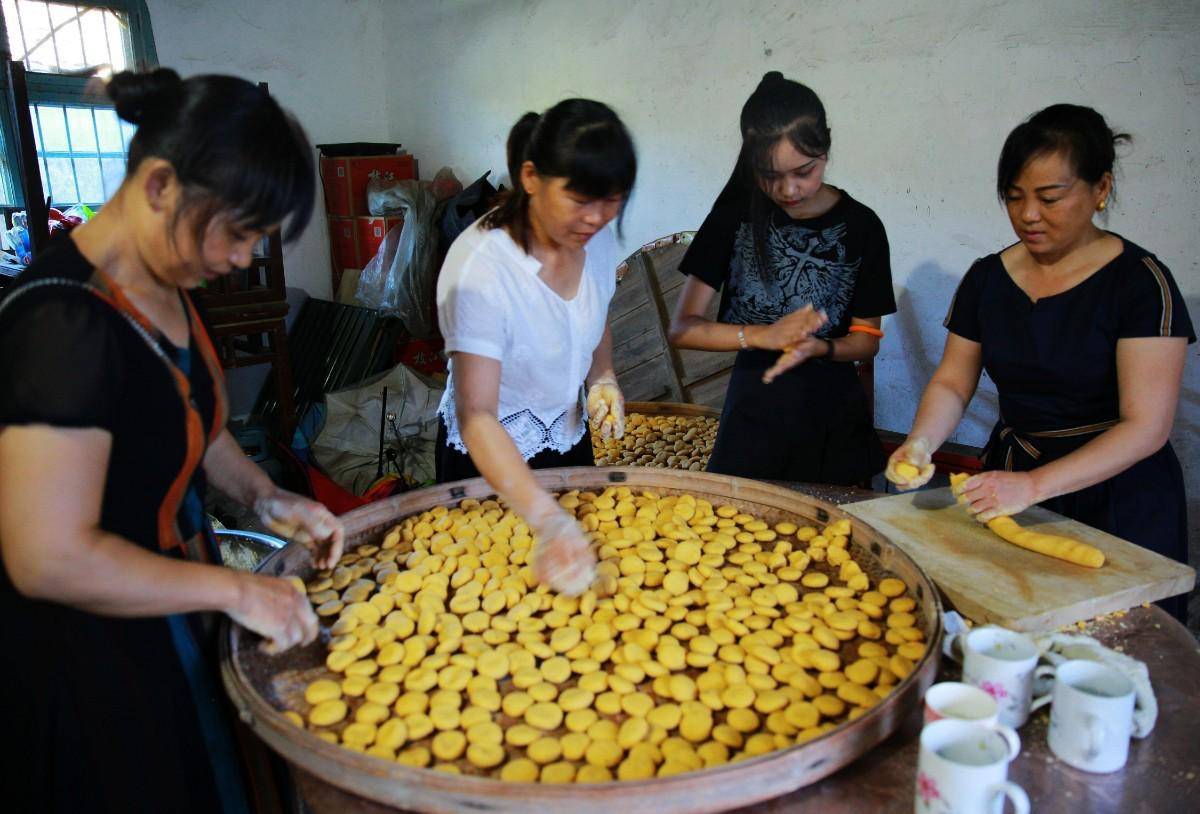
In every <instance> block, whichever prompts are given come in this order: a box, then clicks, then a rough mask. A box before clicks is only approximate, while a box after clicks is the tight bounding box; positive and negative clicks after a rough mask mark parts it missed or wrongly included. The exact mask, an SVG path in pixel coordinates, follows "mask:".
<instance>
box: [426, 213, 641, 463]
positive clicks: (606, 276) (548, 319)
mask: <svg viewBox="0 0 1200 814" xmlns="http://www.w3.org/2000/svg"><path fill="white" fill-rule="evenodd" d="M584 253H585V259H584V264H583V274H582V277H581V279H580V282H579V291H578V292H577V293H576V295H575V297H574V298H573V299H571V300H564V299H563V298H562V297H560V296H559V295H558V294H557V293H555V292H554V291H553V290H552V289H551V288H550V287H549V286H547V285H546V284H545V283H544V282H543V281H542V279H541V278H540V277H538V272H539V271H540V270H541V268H542V264H541V263H540V262H538V261H537V260H535V259H534V258H533V257H530V256H529V255H527V254H526V253H525V252H524V251H522V250H521V247H520V246H518V245H517V244H516V242H515V241H513V239H512V238H511V237H509V235H508V233H507V232H505V231H504V230H503V229H485V228H482V227H481V226H480V224H479V223H478V222H476V223H475V224H474V225H473V226H472V227H471V228H470V229H468V230H467V231H465V232H463V233H462V234H461V235H459V237H458V238H457V239H456V240H455V241H454V243H453V244H452V245H451V246H450V251H449V252H448V253H447V254H446V261H445V263H444V264H443V266H442V272H441V276H440V277H439V278H438V285H437V308H438V325H439V326H440V328H441V332H442V336H443V337H444V338H445V340H446V353H448V354H449V353H453V352H455V351H460V352H463V353H474V354H477V355H479V356H486V357H488V358H490V359H496V360H498V361H499V362H500V401H499V408H498V411H497V412H498V414H497V416H496V417H497V418H498V419H499V420H500V423H501V425H503V427H504V429H505V430H507V431H508V434H509V436H511V437H512V439H513V442H514V443H515V444H516V447H517V450H518V451H520V453H521V455H522V457H524V458H525V459H526V460H528V459H530V458H532V457H533V456H534V455H536V454H537V453H539V452H541V451H542V450H545V449H552V450H555V451H556V452H567V451H568V450H569V449H570V448H571V447H573V446H574V445H575V444H577V443H578V442H579V440H580V439H581V438H582V437H583V434H584V430H585V429H586V420H587V417H586V408H585V406H584V401H583V399H584V394H583V389H582V388H583V384H584V379H585V378H586V377H587V373H588V370H589V369H590V368H591V366H592V353H593V351H595V349H596V346H597V345H598V344H600V339H601V337H603V336H604V328H605V325H606V323H607V319H608V304H609V301H610V300H612V296H613V292H614V291H615V290H616V285H617V280H616V267H617V258H616V240H615V239H614V237H613V234H612V232H611V231H610V230H609V229H608V228H607V227H605V228H604V229H601V230H600V231H599V232H597V233H596V234H595V235H594V236H593V237H592V239H591V240H589V241H588V243H587V245H586V246H585V247H584ZM454 379H455V376H454V362H453V359H451V362H450V378H449V380H448V382H447V383H446V392H445V394H444V395H443V396H442V401H441V404H439V405H438V414H439V415H440V416H441V417H442V420H443V421H444V422H445V424H446V441H447V443H449V444H450V446H451V447H453V448H454V449H457V450H459V451H460V452H466V451H467V448H466V446H465V445H464V444H463V440H462V435H461V434H460V432H459V426H458V416H457V414H456V411H455V387H454Z"/></svg>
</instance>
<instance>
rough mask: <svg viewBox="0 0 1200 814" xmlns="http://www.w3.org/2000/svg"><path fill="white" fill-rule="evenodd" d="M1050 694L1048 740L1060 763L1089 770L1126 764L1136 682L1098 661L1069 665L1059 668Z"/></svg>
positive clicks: (1064, 663)
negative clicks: (1051, 698) (1051, 700)
mask: <svg viewBox="0 0 1200 814" xmlns="http://www.w3.org/2000/svg"><path fill="white" fill-rule="evenodd" d="M1051 695H1052V697H1053V699H1054V701H1053V703H1052V705H1051V707H1050V731H1049V732H1048V733H1047V735H1046V742H1047V743H1048V744H1049V745H1050V749H1051V751H1053V752H1054V754H1055V755H1057V756H1058V759H1059V760H1061V761H1062V762H1063V763H1066V764H1067V765H1069V766H1074V767H1075V768H1076V769H1082V770H1083V771H1085V772H1100V773H1103V772H1115V771H1116V770H1117V769H1120V768H1121V767H1122V766H1124V765H1125V761H1126V759H1127V758H1128V757H1129V736H1130V734H1131V733H1132V731H1133V705H1134V689H1133V682H1131V681H1130V680H1129V679H1128V678H1127V677H1126V676H1125V675H1124V674H1123V673H1121V672H1119V671H1117V670H1114V669H1113V668H1111V667H1109V666H1107V665H1104V664H1101V663H1100V662H1097V661H1087V660H1077V661H1067V662H1063V663H1062V664H1060V665H1058V667H1057V668H1056V671H1055V676H1054V690H1053V691H1052V693H1051ZM1039 706H1040V704H1039Z"/></svg>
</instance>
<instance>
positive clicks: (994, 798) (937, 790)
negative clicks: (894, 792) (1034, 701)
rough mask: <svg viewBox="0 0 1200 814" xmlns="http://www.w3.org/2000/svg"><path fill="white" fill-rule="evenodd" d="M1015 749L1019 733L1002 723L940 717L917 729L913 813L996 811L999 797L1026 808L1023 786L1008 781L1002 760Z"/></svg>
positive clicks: (1024, 813) (1020, 810)
mask: <svg viewBox="0 0 1200 814" xmlns="http://www.w3.org/2000/svg"><path fill="white" fill-rule="evenodd" d="M1020 751H1021V739H1020V738H1019V737H1017V733H1016V732H1014V731H1013V730H1012V729H1010V728H1009V727H1006V726H1001V727H997V728H995V729H992V728H990V727H986V726H984V725H983V724H976V723H970V722H968V721H956V720H953V719H950V718H946V719H944V720H941V721H934V722H933V723H931V724H929V725H928V726H926V727H925V728H924V729H923V730H921V754H920V757H919V758H918V759H917V788H916V795H915V798H914V803H913V808H914V810H915V811H916V812H918V814H951V812H952V813H953V814H1001V811H1002V810H1003V808H1004V798H1005V797H1008V799H1010V800H1012V804H1013V811H1015V812H1016V814H1029V797H1028V795H1026V794H1025V791H1024V789H1022V788H1021V787H1020V786H1018V785H1016V784H1015V783H1010V782H1008V764H1009V763H1010V762H1011V761H1012V760H1013V758H1015V757H1016V756H1017V754H1018V753H1019V752H1020Z"/></svg>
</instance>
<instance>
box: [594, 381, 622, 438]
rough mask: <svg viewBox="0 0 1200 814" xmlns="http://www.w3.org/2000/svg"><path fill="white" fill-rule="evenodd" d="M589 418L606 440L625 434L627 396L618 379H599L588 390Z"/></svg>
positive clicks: (596, 431) (596, 430)
mask: <svg viewBox="0 0 1200 814" xmlns="http://www.w3.org/2000/svg"><path fill="white" fill-rule="evenodd" d="M587 411H588V420H589V421H590V422H591V425H592V432H594V433H599V435H600V438H601V439H602V440H604V441H607V440H609V439H610V438H620V437H622V436H623V435H625V396H624V394H623V393H622V392H621V388H620V386H619V385H618V384H617V382H616V379H611V378H603V379H598V380H597V381H596V382H595V383H594V384H592V386H591V388H590V389H589V390H588V396H587Z"/></svg>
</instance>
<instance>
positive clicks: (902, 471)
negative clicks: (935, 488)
mask: <svg viewBox="0 0 1200 814" xmlns="http://www.w3.org/2000/svg"><path fill="white" fill-rule="evenodd" d="M933 470H934V465H933V450H932V449H930V448H929V442H928V441H926V440H925V439H924V438H920V437H918V438H908V439H907V440H906V441H905V442H904V443H903V444H901V445H900V446H899V447H898V448H897V449H896V451H895V452H893V453H892V456H891V457H890V458H888V463H887V469H885V470H884V471H883V475H884V477H886V478H887V479H888V480H889V481H891V482H892V483H894V484H896V485H897V486H898V487H900V488H901V489H916V488H917V487H918V486H924V485H925V484H927V483H929V479H930V478H932V477H933Z"/></svg>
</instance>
